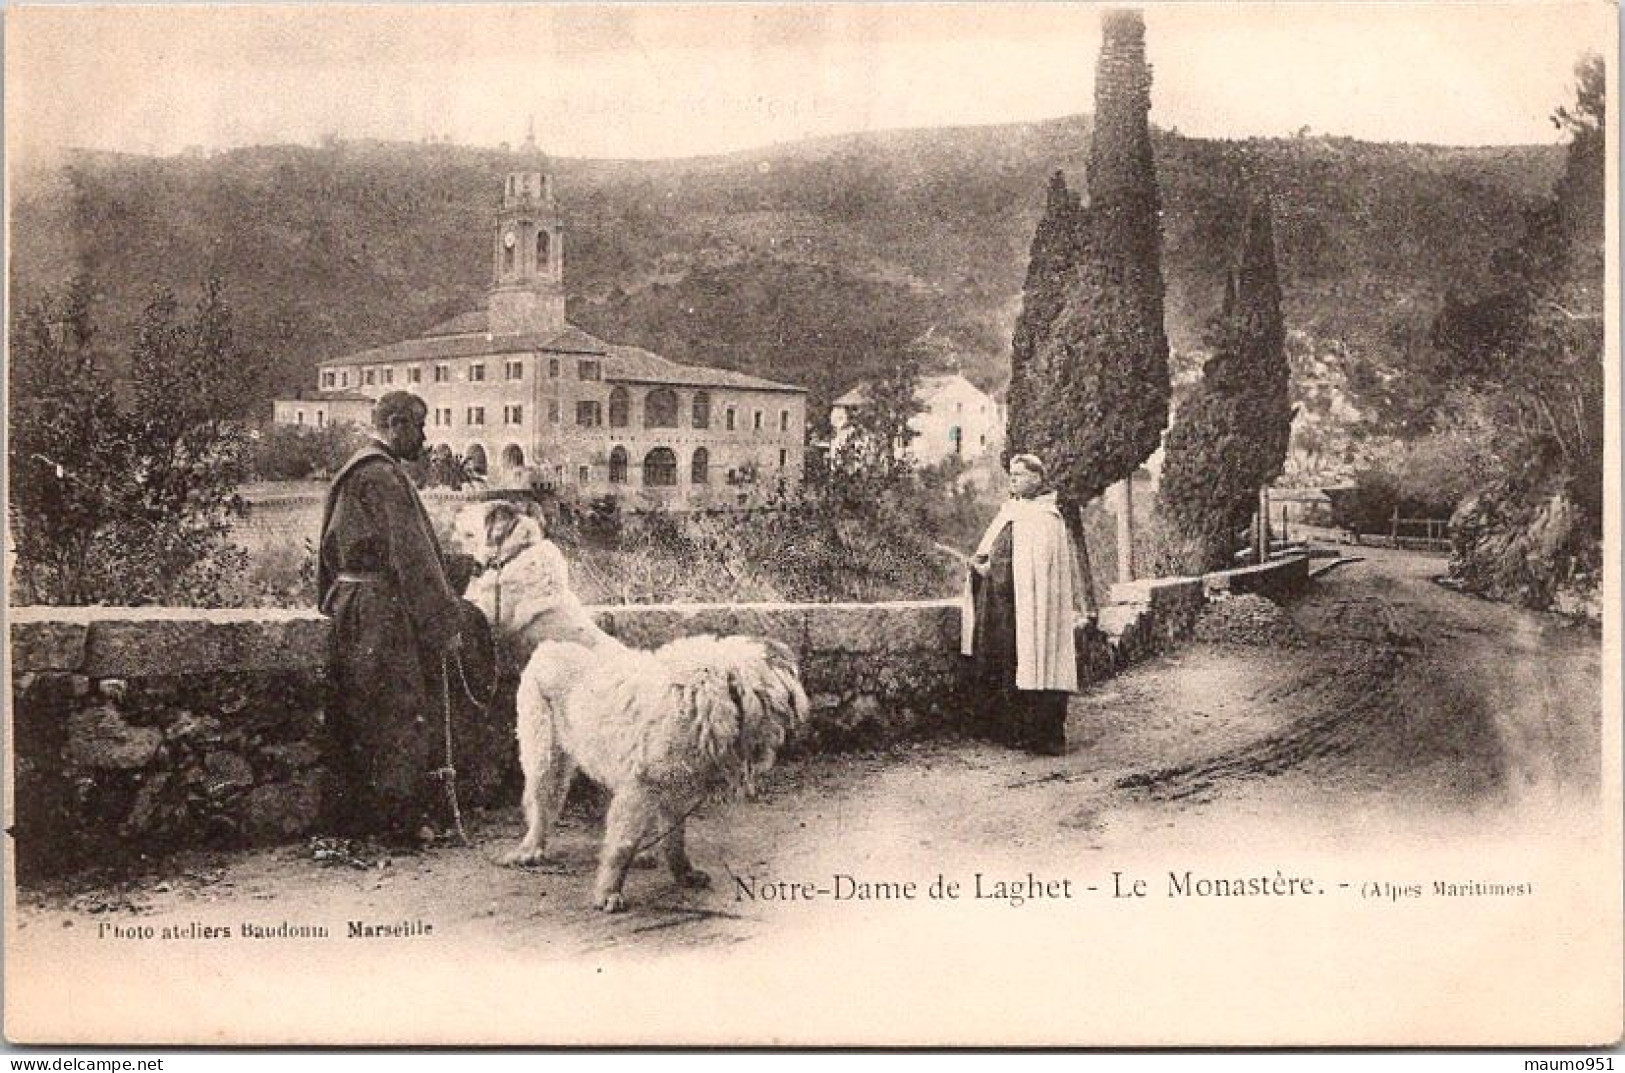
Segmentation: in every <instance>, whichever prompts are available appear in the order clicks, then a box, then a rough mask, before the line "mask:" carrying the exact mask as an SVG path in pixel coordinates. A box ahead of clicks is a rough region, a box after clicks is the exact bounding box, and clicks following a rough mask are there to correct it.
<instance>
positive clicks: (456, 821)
mask: <svg viewBox="0 0 1625 1073" xmlns="http://www.w3.org/2000/svg"><path fill="white" fill-rule="evenodd" d="M452 661H455V662H456V664H457V676H458V677H459V678H461V677H463V661H462V660H461V659H458V658H457V657H455V656H452V657H449V658H448V657H447V656H446V655H445V654H444V653H442V654H441V656H440V710H441V712H442V713H443V714H444V715H445V717H446V724H445V725H446V763H445V766H444V767H441V768H437V769H436V770H434V771H432V772H430V775H432V776H433V777H434V778H437V779H439V780H441V783H442V784H443V785H444V786H445V787H446V802H447V804H449V805H450V806H451V822H452V825H453V826H454V827H455V828H456V830H457V840H458V841H459V842H461V843H462V844H463V845H464V846H465V847H471V846H473V843H472V842H470V841H469V839H468V831H467V830H466V829H465V828H464V827H463V809H462V806H461V805H460V804H459V803H458V801H457V760H456V752H455V750H454V749H453V747H452V737H451V685H450V678H451V666H450V664H451V662H452ZM463 689H464V691H465V692H466V691H467V689H468V684H467V682H466V680H465V681H464V683H463ZM494 692H495V691H494V690H493V695H494Z"/></svg>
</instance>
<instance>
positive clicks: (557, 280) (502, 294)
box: [488, 118, 564, 335]
mask: <svg viewBox="0 0 1625 1073" xmlns="http://www.w3.org/2000/svg"><path fill="white" fill-rule="evenodd" d="M514 165H515V166H514V167H513V168H512V169H511V170H510V171H509V172H508V174H507V176H506V177H504V179H503V181H502V196H501V202H500V206H501V207H500V208H499V209H498V210H497V215H496V233H495V245H494V247H493V253H494V261H493V270H492V275H491V297H490V302H489V305H488V308H489V311H490V331H491V333H492V334H494V335H513V334H519V333H547V332H556V331H558V330H560V329H562V328H563V327H564V222H563V220H562V219H561V218H560V216H559V205H558V200H557V199H556V198H555V197H554V193H553V176H552V174H551V173H550V172H549V170H548V162H547V157H545V156H544V155H543V154H542V153H541V151H540V150H538V149H537V148H536V123H535V119H534V118H533V119H532V120H531V127H530V131H529V133H528V134H527V135H526V137H525V147H524V149H523V151H522V152H521V154H520V158H519V159H518V160H516V161H515V162H514Z"/></svg>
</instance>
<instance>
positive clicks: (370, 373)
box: [363, 369, 377, 387]
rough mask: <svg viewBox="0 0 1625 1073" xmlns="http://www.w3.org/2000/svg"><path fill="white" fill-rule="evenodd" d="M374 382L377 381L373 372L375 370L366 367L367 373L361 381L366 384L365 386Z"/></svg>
mask: <svg viewBox="0 0 1625 1073" xmlns="http://www.w3.org/2000/svg"><path fill="white" fill-rule="evenodd" d="M376 382H377V373H375V372H374V371H373V370H371V369H368V370H367V373H366V379H365V380H364V381H363V383H364V384H365V385H366V386H367V387H371V386H372V385H373V384H374V383H376Z"/></svg>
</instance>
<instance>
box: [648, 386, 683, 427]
mask: <svg viewBox="0 0 1625 1073" xmlns="http://www.w3.org/2000/svg"><path fill="white" fill-rule="evenodd" d="M643 427H644V428H676V427H677V392H675V391H673V390H672V389H671V388H669V387H660V388H655V389H654V390H653V391H651V392H649V394H647V395H645V396H644V397H643Z"/></svg>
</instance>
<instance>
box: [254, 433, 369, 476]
mask: <svg viewBox="0 0 1625 1073" xmlns="http://www.w3.org/2000/svg"><path fill="white" fill-rule="evenodd" d="M366 439H367V433H366V432H365V430H363V429H362V428H361V427H359V426H358V425H355V424H353V423H351V422H347V421H335V422H333V423H331V424H327V425H321V426H312V425H278V424H273V425H270V426H268V427H266V428H263V429H261V430H260V432H259V435H258V437H257V438H256V439H255V440H254V446H253V451H252V454H251V461H250V469H251V471H252V473H253V476H254V477H255V478H256V479H257V480H262V481H303V480H309V479H312V478H322V477H330V476H332V475H333V474H334V473H335V472H337V471H338V468H339V467H340V466H342V465H344V462H345V460H346V459H348V458H349V457H350V456H351V455H352V454H354V453H355V451H356V449H357V448H359V447H360V446H361V445H362V443H364V442H365V441H366Z"/></svg>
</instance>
